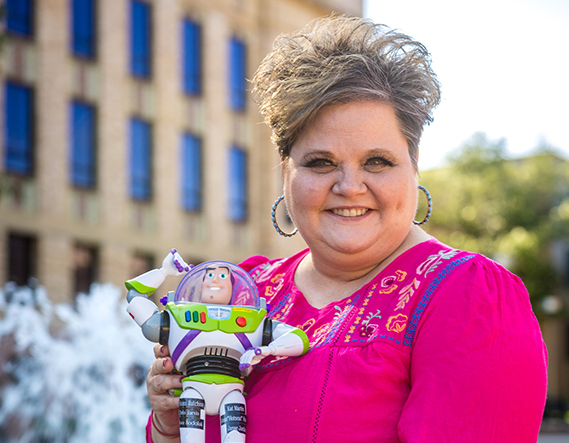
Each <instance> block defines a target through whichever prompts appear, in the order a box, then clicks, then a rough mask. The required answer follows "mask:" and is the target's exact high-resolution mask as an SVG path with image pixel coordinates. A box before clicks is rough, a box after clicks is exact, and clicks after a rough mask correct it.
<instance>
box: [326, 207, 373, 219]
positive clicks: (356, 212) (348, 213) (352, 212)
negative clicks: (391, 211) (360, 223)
mask: <svg viewBox="0 0 569 443" xmlns="http://www.w3.org/2000/svg"><path fill="white" fill-rule="evenodd" d="M367 211H368V210H367V209H362V208H359V209H332V212H333V213H334V214H336V215H340V216H342V217H359V216H360V215H364V214H365V213H366V212H367Z"/></svg>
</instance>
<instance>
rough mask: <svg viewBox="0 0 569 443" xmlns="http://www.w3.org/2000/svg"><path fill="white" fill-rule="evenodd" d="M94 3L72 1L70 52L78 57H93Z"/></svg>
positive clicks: (93, 0) (87, 0)
mask: <svg viewBox="0 0 569 443" xmlns="http://www.w3.org/2000/svg"><path fill="white" fill-rule="evenodd" d="M95 1H96V0H72V8H73V11H72V12H71V17H72V26H71V28H72V29H71V30H72V34H71V35H72V45H73V47H72V50H73V54H75V55H76V56H78V57H85V58H93V57H94V56H95Z"/></svg>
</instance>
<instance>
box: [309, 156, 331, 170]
mask: <svg viewBox="0 0 569 443" xmlns="http://www.w3.org/2000/svg"><path fill="white" fill-rule="evenodd" d="M305 166H306V167H307V168H310V169H313V170H315V171H316V172H329V171H332V170H333V169H334V168H335V167H336V165H335V164H334V163H333V162H332V160H329V159H327V158H315V159H312V160H309V161H307V162H306V164H305Z"/></svg>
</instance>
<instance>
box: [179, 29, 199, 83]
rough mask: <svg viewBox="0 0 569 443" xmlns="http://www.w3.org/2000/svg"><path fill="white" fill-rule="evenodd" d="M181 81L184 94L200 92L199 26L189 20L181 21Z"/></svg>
mask: <svg viewBox="0 0 569 443" xmlns="http://www.w3.org/2000/svg"><path fill="white" fill-rule="evenodd" d="M182 35H183V44H182V48H183V54H182V60H183V63H182V83H183V88H184V92H185V93H186V94H199V93H200V92H201V58H202V54H201V28H200V26H199V25H198V24H197V23H195V22H193V21H191V20H187V19H186V20H184V21H183V22H182Z"/></svg>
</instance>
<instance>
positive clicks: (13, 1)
mask: <svg viewBox="0 0 569 443" xmlns="http://www.w3.org/2000/svg"><path fill="white" fill-rule="evenodd" d="M5 7H6V29H7V30H8V32H10V33H13V34H19V35H22V36H26V37H29V36H31V35H32V32H33V2H32V0H6V3H5Z"/></svg>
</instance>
